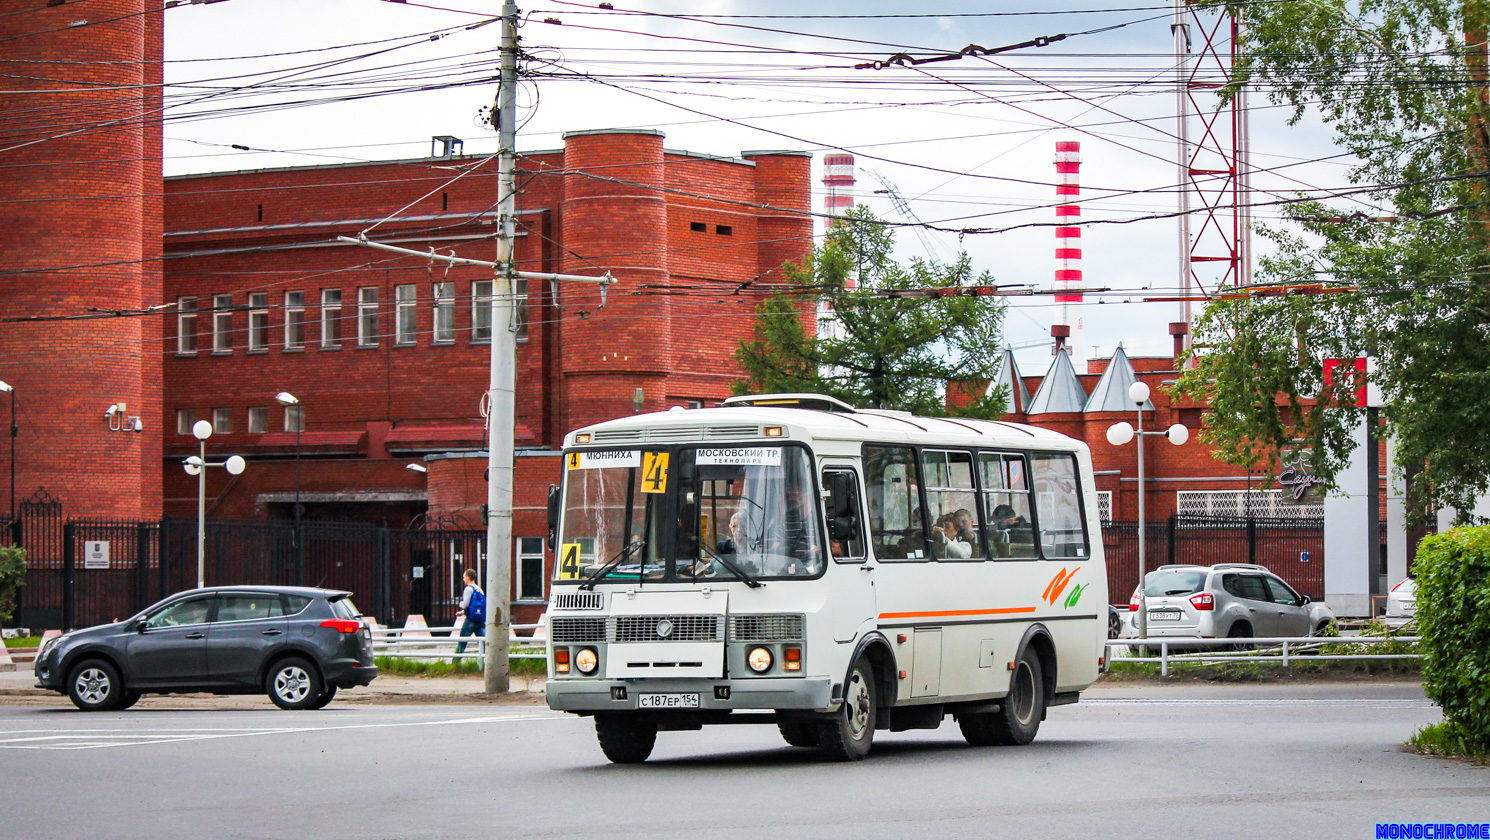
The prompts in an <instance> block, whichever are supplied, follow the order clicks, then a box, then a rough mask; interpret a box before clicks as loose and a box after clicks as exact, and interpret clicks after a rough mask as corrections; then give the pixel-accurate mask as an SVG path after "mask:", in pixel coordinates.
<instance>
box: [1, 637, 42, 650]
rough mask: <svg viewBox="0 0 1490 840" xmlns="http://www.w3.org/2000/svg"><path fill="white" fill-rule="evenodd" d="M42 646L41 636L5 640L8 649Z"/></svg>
mask: <svg viewBox="0 0 1490 840" xmlns="http://www.w3.org/2000/svg"><path fill="white" fill-rule="evenodd" d="M40 644H41V637H40V636H17V637H15V638H14V639H6V640H5V646H6V647H8V648H34V647H36V646H37V645H40Z"/></svg>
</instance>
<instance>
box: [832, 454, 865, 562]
mask: <svg viewBox="0 0 1490 840" xmlns="http://www.w3.org/2000/svg"><path fill="white" fill-rule="evenodd" d="M823 489H824V490H826V491H827V495H828V548H829V553H830V554H831V555H832V557H833V559H834V560H862V559H864V522H863V516H864V514H863V512H862V511H863V509H862V507H861V506H860V505H859V477H858V476H856V475H854V473H853V471H852V470H837V469H829V470H825V471H824V472H823Z"/></svg>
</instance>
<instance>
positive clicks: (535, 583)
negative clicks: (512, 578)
mask: <svg viewBox="0 0 1490 840" xmlns="http://www.w3.org/2000/svg"><path fill="white" fill-rule="evenodd" d="M518 543H519V545H518V551H517V598H518V600H520V601H541V600H543V581H544V574H543V538H542V537H522V538H521V539H519V540H518Z"/></svg>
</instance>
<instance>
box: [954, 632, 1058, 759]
mask: <svg viewBox="0 0 1490 840" xmlns="http://www.w3.org/2000/svg"><path fill="white" fill-rule="evenodd" d="M1045 702H1046V700H1045V676H1044V670H1043V669H1042V668H1041V667H1040V657H1039V656H1038V655H1036V653H1035V652H1034V651H1033V650H1030V649H1028V648H1026V649H1025V651H1024V655H1023V656H1021V657H1020V658H1019V664H1018V665H1016V666H1015V668H1014V674H1013V676H1011V677H1010V679H1009V693H1008V694H1007V695H1005V697H1004V699H1003V700H1001V701H999V710H998V711H997V712H981V713H978V714H971V715H959V716H958V718H957V726H958V728H960V729H961V730H962V737H963V738H966V739H967V742H968V743H969V744H972V745H973V746H975V747H993V746H1003V747H1011V746H1019V745H1023V744H1028V743H1029V742H1031V741H1033V740H1035V734H1036V733H1038V732H1039V731H1040V719H1041V718H1043V717H1045Z"/></svg>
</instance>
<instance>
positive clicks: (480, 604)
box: [455, 569, 486, 654]
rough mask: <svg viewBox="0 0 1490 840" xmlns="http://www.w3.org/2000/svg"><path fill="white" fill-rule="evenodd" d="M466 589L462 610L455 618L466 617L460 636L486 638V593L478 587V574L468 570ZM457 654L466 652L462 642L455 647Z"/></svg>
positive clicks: (460, 609) (461, 599)
mask: <svg viewBox="0 0 1490 840" xmlns="http://www.w3.org/2000/svg"><path fill="white" fill-rule="evenodd" d="M465 580H466V588H465V589H464V590H463V591H462V592H461V593H460V608H459V609H458V610H456V613H455V616H456V618H459V617H461V616H465V621H463V622H461V625H460V635H461V638H465V637H467V636H469V635H471V634H472V633H475V634H476V635H477V636H480V637H481V638H483V639H484V638H486V593H485V592H482V591H481V587H479V586H477V585H476V572H475V571H474V570H472V569H466V574H465ZM455 652H456V653H457V654H460V653H465V652H466V643H465V642H461V643H460V644H458V645H456V646H455Z"/></svg>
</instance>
